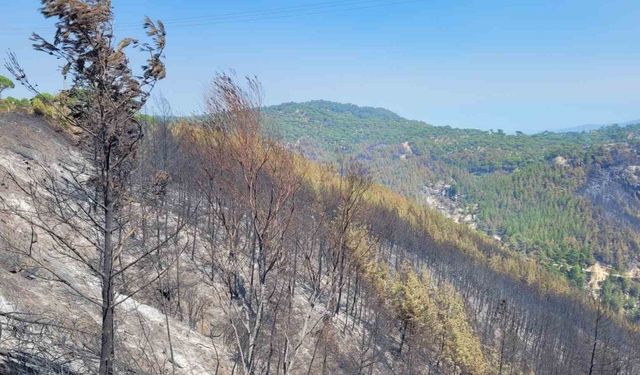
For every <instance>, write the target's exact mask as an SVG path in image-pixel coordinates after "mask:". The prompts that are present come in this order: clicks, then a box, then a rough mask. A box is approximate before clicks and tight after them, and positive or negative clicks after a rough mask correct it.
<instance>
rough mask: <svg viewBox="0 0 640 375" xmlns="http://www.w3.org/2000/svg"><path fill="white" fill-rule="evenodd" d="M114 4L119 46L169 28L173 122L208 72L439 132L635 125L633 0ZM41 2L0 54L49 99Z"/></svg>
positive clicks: (5, 29) (13, 20)
mask: <svg viewBox="0 0 640 375" xmlns="http://www.w3.org/2000/svg"><path fill="white" fill-rule="evenodd" d="M113 3H114V7H115V16H116V31H117V33H118V36H125V35H126V36H129V35H131V34H132V35H133V36H141V35H143V33H142V31H141V30H142V29H141V27H138V26H137V25H138V24H140V25H141V23H142V20H143V18H144V16H145V15H148V16H150V17H152V18H154V19H158V18H159V19H162V20H163V21H165V23H166V24H167V33H168V37H167V40H168V47H167V50H166V62H167V71H168V76H167V79H166V80H164V81H162V82H161V84H160V85H159V86H158V90H157V92H161V93H162V94H163V95H164V96H165V97H167V98H168V99H169V101H170V102H171V104H172V107H173V109H174V111H175V112H176V113H177V114H194V113H198V112H200V111H201V110H202V107H203V104H202V103H203V96H204V94H205V92H206V91H207V86H208V82H209V81H210V79H211V78H212V77H213V76H214V74H215V73H216V72H218V71H229V70H234V71H235V72H236V73H237V74H238V75H256V76H257V77H258V78H259V79H260V80H261V82H262V83H263V85H264V91H265V103H266V104H277V103H281V102H289V101H296V102H297V101H306V100H312V99H326V100H333V101H338V102H348V103H354V104H358V105H369V106H378V107H384V108H388V109H390V110H392V111H395V112H397V113H398V114H400V115H402V116H404V117H408V118H411V119H418V120H423V121H426V122H428V123H431V124H434V125H451V126H455V127H470V128H481V129H504V130H506V131H515V130H523V131H528V132H532V131H542V130H546V129H561V128H567V127H574V126H578V125H584V124H593V123H596V124H599V123H613V122H624V121H628V120H634V119H640V1H637V0H632V1H591V0H580V1H481V0H478V1H469V0H462V1H445V0H442V1H439V0H434V1H429V0H423V1H420V0H414V1H412V0H342V1H329V0H310V1H299V0H298V1H293V0H277V1H276V0H273V1H267V0H218V1H210V0H189V1H186V0H185V1H177V0H173V1H171V0H114V1H113ZM39 4H40V2H39V1H36V0H20V1H11V2H9V1H5V4H3V5H2V12H1V13H0V25H2V26H0V49H1V50H2V52H6V51H7V50H9V49H10V50H13V51H15V52H16V54H17V55H18V57H19V59H20V60H21V61H22V63H23V65H24V67H25V69H26V71H27V73H28V74H29V76H30V78H31V79H32V80H33V81H35V82H37V83H38V84H39V85H40V87H41V89H42V90H43V91H55V90H57V89H59V88H61V87H62V80H61V78H59V74H57V73H56V67H57V65H58V64H57V62H56V60H55V59H53V58H51V57H49V56H47V55H44V54H42V53H39V52H35V51H33V50H32V49H31V47H30V44H31V43H30V42H29V40H28V37H29V35H30V32H31V31H37V32H39V33H41V34H42V35H43V36H51V35H52V34H53V27H52V24H53V22H52V21H51V20H45V19H44V18H43V17H42V16H41V15H40V13H39V12H38V11H37V10H38V7H39ZM0 74H5V75H6V74H7V72H6V71H5V70H4V68H0ZM6 94H7V95H13V96H26V95H27V92H26V91H25V90H24V89H22V88H20V89H15V90H12V91H10V92H7V93H6Z"/></svg>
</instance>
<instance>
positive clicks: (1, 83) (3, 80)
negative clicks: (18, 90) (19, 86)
mask: <svg viewBox="0 0 640 375" xmlns="http://www.w3.org/2000/svg"><path fill="white" fill-rule="evenodd" d="M14 87H15V85H14V84H13V82H12V81H11V80H10V79H9V78H7V77H5V76H2V75H0V99H2V92H3V91H4V90H6V89H12V88H14Z"/></svg>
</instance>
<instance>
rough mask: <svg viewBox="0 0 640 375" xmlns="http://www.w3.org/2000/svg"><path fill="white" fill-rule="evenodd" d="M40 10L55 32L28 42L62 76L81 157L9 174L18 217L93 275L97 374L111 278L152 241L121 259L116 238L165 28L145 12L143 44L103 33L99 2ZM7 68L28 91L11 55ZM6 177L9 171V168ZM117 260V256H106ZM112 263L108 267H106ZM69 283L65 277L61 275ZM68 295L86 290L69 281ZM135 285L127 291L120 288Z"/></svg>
mask: <svg viewBox="0 0 640 375" xmlns="http://www.w3.org/2000/svg"><path fill="white" fill-rule="evenodd" d="M41 3H42V7H41V9H40V11H41V12H42V14H43V15H44V16H45V17H46V18H54V19H57V22H56V25H55V28H56V32H55V37H54V38H53V40H51V41H48V40H45V38H43V37H41V36H39V35H37V34H33V36H32V40H33V42H34V48H35V49H36V50H39V51H42V52H45V53H47V54H49V55H53V56H55V57H57V58H58V59H59V60H61V61H62V74H63V75H64V77H65V78H70V80H71V82H72V87H71V88H70V89H69V90H67V92H66V93H65V94H66V97H68V98H69V99H68V102H67V103H66V104H67V106H66V107H67V108H66V109H65V111H64V113H63V115H64V119H65V120H66V121H68V123H69V124H70V125H71V126H73V127H75V128H77V129H78V133H79V134H80V138H81V148H82V151H83V153H84V154H85V155H86V157H87V159H88V163H87V164H88V165H86V166H82V167H78V166H63V168H62V169H63V173H62V175H63V176H64V178H62V179H60V178H59V177H60V176H59V175H58V174H57V173H56V172H57V171H56V172H54V171H53V170H52V169H53V168H50V167H49V166H42V169H47V168H50V170H46V171H45V173H44V174H45V175H46V178H44V179H43V178H41V176H38V179H37V180H35V181H30V182H29V183H28V184H27V183H23V184H20V182H19V181H18V180H17V179H14V181H13V182H15V183H16V184H17V185H20V186H21V189H22V190H23V192H25V193H27V194H28V196H29V198H30V200H31V202H30V203H31V205H32V207H33V211H32V212H29V213H24V212H21V213H20V217H21V218H22V219H24V220H26V221H28V222H29V223H30V224H32V225H34V226H35V227H36V228H38V229H39V231H41V232H43V233H45V234H46V235H47V236H49V237H50V238H51V240H52V242H53V243H54V244H55V248H56V250H57V251H59V252H60V253H64V254H65V255H67V256H68V257H69V258H70V259H72V260H74V261H77V262H80V263H82V264H83V265H84V266H86V267H88V269H90V271H91V273H92V274H93V275H95V276H96V277H97V278H99V280H100V284H101V296H100V298H95V297H92V296H89V295H86V296H85V297H87V299H89V300H91V301H92V302H94V303H96V304H99V305H100V306H101V311H102V322H101V348H100V364H99V374H101V375H107V374H113V373H114V358H115V349H114V312H115V307H116V305H117V304H119V303H121V302H122V299H121V300H120V301H116V297H117V296H118V294H117V293H116V292H117V290H116V284H117V283H116V281H115V280H116V277H118V276H119V275H121V274H122V273H124V272H125V271H126V270H128V269H130V268H132V267H134V266H136V265H137V264H138V263H140V261H141V260H142V259H144V258H145V257H146V256H148V255H150V254H152V253H153V252H154V251H156V250H157V249H158V248H157V247H152V248H146V249H142V250H140V251H138V252H137V253H136V254H134V255H132V256H130V257H127V262H124V263H123V262H122V258H124V255H123V252H124V251H125V249H126V241H127V240H128V239H130V238H131V237H132V236H134V235H135V229H134V226H135V218H133V217H129V215H128V212H127V202H128V199H129V195H128V188H129V186H128V183H129V174H130V172H131V171H132V169H133V168H134V165H135V155H136V149H137V146H138V143H139V141H140V139H141V138H142V135H143V128H142V125H141V123H140V122H139V121H137V120H136V115H137V114H138V112H139V111H140V109H141V108H142V106H143V105H144V104H145V102H146V101H147V98H148V97H149V94H150V92H151V90H152V89H153V87H154V85H155V84H156V82H157V81H159V80H161V79H163V78H164V77H165V67H164V64H163V61H162V60H163V51H164V48H165V30H164V26H163V24H162V23H161V22H157V23H154V22H152V21H151V20H150V19H149V18H147V19H146V20H145V22H144V28H145V30H146V34H147V36H148V37H149V38H150V42H149V43H140V42H138V41H137V40H135V39H132V38H124V39H122V40H120V41H118V40H117V39H116V38H115V36H114V32H113V10H112V5H111V1H109V0H42V2H41ZM128 47H133V48H137V49H139V50H140V51H141V52H142V53H144V54H147V55H148V58H147V62H146V64H145V65H144V66H143V67H142V69H141V72H140V74H139V75H136V74H134V72H133V70H132V69H131V67H130V63H129V59H128V57H127V50H128ZM6 67H7V69H8V70H9V71H10V72H11V73H13V75H14V76H15V77H16V79H17V80H18V81H19V82H20V83H22V84H23V85H24V86H25V87H27V88H28V89H30V90H32V91H34V92H36V93H37V89H36V86H35V85H34V84H32V83H30V82H29V80H28V79H27V76H26V74H25V72H24V70H23V69H22V68H21V66H20V64H19V63H18V61H17V59H16V57H15V55H13V54H10V55H9V59H8V61H7V62H6ZM9 178H10V179H11V176H9ZM116 261H117V262H116ZM116 265H117V266H116ZM62 281H63V282H65V284H68V285H69V286H72V285H73V283H71V282H69V281H68V280H62ZM72 288H73V289H74V291H75V292H76V293H78V294H81V295H82V294H87V293H85V292H83V291H82V290H81V289H80V288H77V287H72ZM136 291H137V290H134V291H128V296H129V297H130V296H131V295H133V294H134V293H135V292H136Z"/></svg>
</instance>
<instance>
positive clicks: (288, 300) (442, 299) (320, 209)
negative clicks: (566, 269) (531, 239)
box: [0, 114, 640, 375]
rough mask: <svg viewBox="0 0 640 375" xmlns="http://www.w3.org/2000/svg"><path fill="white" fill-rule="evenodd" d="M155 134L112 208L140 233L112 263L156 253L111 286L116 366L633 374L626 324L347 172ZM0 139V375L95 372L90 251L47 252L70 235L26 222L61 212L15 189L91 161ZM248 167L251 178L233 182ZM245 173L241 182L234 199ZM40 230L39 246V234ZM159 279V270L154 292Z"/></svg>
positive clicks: (48, 135) (45, 144)
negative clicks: (124, 195)
mask: <svg viewBox="0 0 640 375" xmlns="http://www.w3.org/2000/svg"><path fill="white" fill-rule="evenodd" d="M165 125H167V124H164V125H163V124H162V123H156V124H149V125H148V130H149V132H148V136H147V137H146V138H145V143H144V145H143V147H142V149H141V153H140V159H139V162H140V165H139V166H138V169H137V172H136V174H135V176H137V177H136V178H135V179H134V181H133V185H134V186H133V187H132V189H131V190H130V194H131V205H130V206H129V207H127V209H128V210H132V212H134V213H135V212H137V213H140V216H139V217H140V219H141V221H140V222H137V221H136V223H135V224H136V228H137V229H136V231H135V233H134V232H127V231H125V233H130V234H128V236H130V237H129V240H128V241H127V242H126V243H127V248H126V249H123V250H122V254H123V255H122V256H123V257H130V256H136V255H137V254H140V252H144V251H145V249H147V248H149V247H150V246H154V245H153V244H155V243H160V244H162V246H161V247H160V248H159V249H160V250H159V251H157V252H156V253H154V256H153V257H151V258H149V259H147V260H145V261H144V262H142V263H140V264H137V265H136V266H135V267H132V268H130V269H128V270H127V272H126V273H124V274H123V277H122V284H119V288H121V290H122V291H123V293H122V294H120V295H119V296H118V298H119V301H122V303H120V304H119V306H118V311H117V312H118V320H117V321H118V323H117V328H118V330H117V331H118V335H117V339H118V341H117V350H118V354H119V355H118V358H119V361H118V362H117V368H118V369H120V370H121V371H126V372H127V373H156V374H165V373H166V374H169V373H174V372H175V373H178V374H205V373H217V374H230V373H238V372H245V373H268V372H269V371H270V369H271V371H276V372H281V373H290V374H322V373H328V372H332V373H336V374H365V373H366V374H388V373H397V374H409V373H412V374H427V373H429V374H434V373H436V374H495V373H500V372H502V373H506V372H507V371H508V372H510V373H522V374H530V373H536V374H556V373H563V374H583V373H587V372H588V371H589V369H591V370H593V373H594V374H614V373H616V374H629V375H630V374H635V373H637V371H638V369H640V363H639V362H638V358H640V353H638V352H637V351H638V348H640V345H639V344H640V335H638V333H637V328H635V327H633V326H630V325H628V324H627V323H625V322H624V321H622V320H620V319H619V318H618V317H616V316H615V314H611V313H609V312H607V311H605V310H600V309H599V308H597V307H596V306H595V305H593V304H592V303H591V302H589V300H588V299H587V298H586V297H581V296H580V295H579V294H578V293H577V291H576V290H575V289H573V288H572V287H571V286H570V285H568V284H567V283H566V282H564V281H563V280H562V279H561V278H558V277H556V276H555V275H554V274H552V273H549V272H547V271H545V270H544V269H543V268H541V267H538V266H537V265H536V264H535V263H534V262H532V261H531V260H529V259H527V258H524V257H521V256H518V255H517V254H515V253H513V252H511V251H510V250H508V249H506V248H504V247H503V246H502V245H501V244H499V243H498V242H496V241H494V240H492V239H490V238H488V237H487V236H484V235H482V234H480V233H478V232H477V231H475V230H472V229H471V228H469V227H468V226H466V225H461V224H456V223H455V222H453V221H452V220H450V219H447V218H446V217H444V216H443V215H441V214H440V213H438V212H436V211H434V210H431V209H426V208H423V207H422V206H421V205H420V204H418V203H416V202H414V201H412V200H409V199H406V198H404V197H402V196H400V195H398V194H395V193H393V192H390V191H389V190H387V189H386V188H383V187H381V186H376V185H370V184H369V182H368V180H367V179H366V178H365V177H364V176H363V175H362V174H360V173H359V171H358V170H352V169H350V170H348V173H344V178H340V177H338V176H337V174H336V173H335V171H333V170H332V169H330V168H325V167H320V166H318V165H316V164H313V163H309V162H307V161H305V160H302V159H300V158H297V157H295V156H294V155H290V154H289V153H287V152H286V151H284V150H282V149H280V148H278V146H277V145H275V144H271V145H270V146H269V147H266V146H267V145H268V142H269V141H267V140H261V139H259V138H256V137H254V136H253V135H250V134H249V135H247V134H245V133H234V134H224V133H220V132H218V131H216V130H211V129H208V128H206V127H202V126H201V124H198V123H182V124H175V125H172V127H171V128H167V127H165ZM169 129H170V131H168V130H169ZM0 130H1V131H2V138H1V142H2V144H1V145H0V150H1V151H0V155H1V156H0V157H1V159H0V168H1V170H2V175H3V176H4V178H3V180H2V181H3V185H2V186H1V189H2V190H1V191H2V196H1V197H2V211H1V212H0V219H1V220H2V221H1V222H0V223H1V224H2V227H1V228H0V229H1V230H0V234H1V236H0V238H1V239H2V241H1V242H0V253H1V254H2V257H1V258H0V259H2V261H1V264H0V265H1V267H0V323H1V327H2V328H3V329H2V335H1V336H0V358H1V359H2V360H3V361H4V366H5V368H13V369H15V368H21V369H24V368H25V367H29V366H31V367H36V368H37V369H38V370H39V371H40V372H41V373H47V372H46V371H48V373H69V372H75V373H93V372H94V371H95V365H96V362H95V361H96V355H97V352H96V347H97V346H96V345H97V342H96V341H97V340H96V337H99V336H98V335H97V329H98V328H99V322H98V321H97V320H98V319H99V307H98V306H96V305H94V304H93V303H92V302H91V296H92V295H95V293H97V292H98V290H99V288H97V287H98V284H97V280H96V279H95V278H94V277H93V276H92V275H91V272H90V270H89V269H87V267H86V266H82V264H83V263H82V262H78V261H77V260H78V259H77V257H80V256H82V257H85V256H91V254H92V253H91V249H90V246H89V247H77V248H78V249H79V250H78V253H76V254H74V255H73V256H70V255H69V254H68V253H67V254H65V253H64V252H63V251H62V249H63V248H62V247H61V243H59V242H58V241H60V240H61V239H67V240H74V241H78V242H77V244H78V246H79V245H81V244H82V243H83V240H82V238H81V237H82V235H81V234H79V233H78V232H74V233H69V236H67V233H65V229H64V225H61V223H60V222H58V221H57V219H56V217H55V216H48V217H42V218H41V219H42V220H40V219H37V218H33V217H32V216H30V215H31V214H33V213H37V212H41V213H42V212H45V211H42V209H43V207H41V206H40V204H43V203H44V204H45V205H48V204H52V203H55V202H71V201H72V200H74V199H78V198H77V197H67V198H68V199H71V200H70V201H67V200H66V199H62V200H58V199H54V198H55V196H47V195H44V196H42V195H39V194H35V195H34V194H32V192H31V191H30V190H28V189H27V190H21V189H20V188H19V187H20V186H23V187H24V186H29V182H30V181H31V182H33V181H36V180H34V178H39V179H42V178H43V176H44V178H47V179H49V178H51V177H54V176H55V178H56V182H55V183H56V184H58V183H59V184H61V185H56V186H60V187H63V186H65V183H66V182H65V178H68V175H66V173H67V172H65V171H68V170H67V169H65V168H69V166H75V167H74V168H81V166H82V165H84V164H85V163H86V159H85V158H86V157H88V156H89V155H84V154H83V152H82V149H79V148H77V147H76V146H74V145H73V144H71V143H69V142H68V141H67V140H66V138H65V137H63V136H62V135H61V134H59V133H56V132H55V131H53V130H52V129H51V128H50V127H49V125H48V124H47V123H46V122H44V121H42V120H41V119H39V118H34V117H31V116H28V115H17V114H2V115H0ZM185 142H187V143H185ZM265 142H267V143H265ZM267 150H268V152H269V153H268V154H263V152H266V151H267ZM261 155H262V156H264V155H268V158H267V162H266V164H264V165H265V168H264V169H260V168H258V169H254V168H252V167H250V166H251V165H254V164H253V163H255V162H257V161H260V160H262V159H261ZM238 160H243V161H244V162H243V163H238V162H237V161H238ZM62 167H64V168H62ZM245 168H246V169H245ZM250 170H253V171H258V172H257V173H256V174H254V176H255V184H254V183H252V184H250V185H246V184H245V181H246V180H245V179H244V178H243V177H242V176H251V174H247V173H249V172H247V171H250ZM45 171H48V172H49V173H53V175H50V174H47V175H42V174H41V173H43V172H45ZM9 176H13V177H15V179H14V178H13V177H11V178H10V177H9ZM250 180H251V178H250ZM25 184H26V185H25ZM251 186H256V187H257V189H256V190H252V189H253V188H251ZM60 197H62V196H60ZM60 197H58V198H60ZM40 199H42V200H40ZM78 203H80V204H82V202H78ZM29 219H30V220H29ZM36 219H37V220H36ZM251 220H259V222H260V223H262V224H263V225H264V224H265V223H266V222H264V221H262V220H268V223H269V224H268V225H266V226H263V225H259V226H253V225H248V224H250V223H251ZM27 222H29V223H35V224H37V225H36V226H35V227H34V226H29V225H25V223H27ZM52 222H54V223H55V222H57V223H58V225H55V226H54V227H52V228H54V229H55V230H54V232H55V233H56V234H57V236H52V235H51V234H50V233H49V234H48V233H47V232H46V229H47V228H50V227H49V226H48V225H49V223H52ZM178 223H183V224H184V225H183V226H182V225H178ZM176 228H181V230H180V231H178V232H176V234H175V235H173V234H172V231H173V230H174V229H176ZM264 228H267V229H264ZM87 233H90V230H89V229H88V228H87ZM123 235H124V233H123ZM56 238H57V240H56ZM163 238H164V239H167V238H170V239H171V240H170V241H163ZM266 238H268V240H267V241H265V239H266ZM89 239H90V237H89V238H88V239H87V240H89ZM260 259H263V260H264V262H263V261H261V260H260ZM89 264H90V262H89ZM159 264H164V265H168V268H167V269H168V271H167V272H166V273H162V274H158V275H157V277H156V276H155V275H156V272H157V270H158V269H159V268H158V267H159ZM266 265H270V266H269V267H266ZM140 285H146V287H144V288H143V289H140V290H139V291H138V292H136V290H137V287H138V286H140ZM134 292H135V294H133V293H134ZM82 296H89V299H87V298H86V297H82ZM259 306H261V307H259ZM258 309H259V310H258ZM257 311H261V313H254V312H257ZM258 326H259V327H261V328H260V329H259V330H253V329H248V330H246V331H244V330H245V329H246V328H247V327H248V328H251V327H258ZM594 328H595V329H597V330H598V335H597V337H594V336H593V331H594ZM242 332H247V333H246V334H244V333H242ZM250 339H251V340H255V341H254V342H255V343H256V345H255V346H253V347H252V346H248V343H249V342H250V341H248V340H250ZM594 347H595V350H594ZM247 348H253V350H254V354H253V355H254V357H253V362H248V361H247V357H246V355H247V352H246V350H247ZM248 366H255V367H254V368H253V370H250V369H245V370H243V369H242V368H243V367H245V368H247V367H248ZM276 369H278V370H276ZM45 370H46V371H45ZM12 371H13V370H12Z"/></svg>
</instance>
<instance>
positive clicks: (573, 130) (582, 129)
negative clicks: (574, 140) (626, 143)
mask: <svg viewBox="0 0 640 375" xmlns="http://www.w3.org/2000/svg"><path fill="white" fill-rule="evenodd" d="M636 124H640V120H632V121H627V122H622V123H614V124H587V125H580V126H574V127H571V128H564V129H559V130H554V132H556V133H581V132H590V131H592V130H598V129H602V128H605V127H607V126H615V125H617V126H621V127H625V126H629V125H636Z"/></svg>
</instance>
